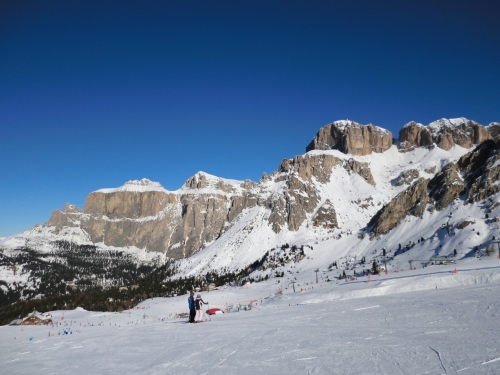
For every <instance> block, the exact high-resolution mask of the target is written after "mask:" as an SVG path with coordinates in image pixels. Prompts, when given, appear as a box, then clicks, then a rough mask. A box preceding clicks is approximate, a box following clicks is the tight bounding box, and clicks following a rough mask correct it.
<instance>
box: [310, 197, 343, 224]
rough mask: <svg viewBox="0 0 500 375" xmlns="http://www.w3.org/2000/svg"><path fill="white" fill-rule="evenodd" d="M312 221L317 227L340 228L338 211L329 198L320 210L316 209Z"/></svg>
mask: <svg viewBox="0 0 500 375" xmlns="http://www.w3.org/2000/svg"><path fill="white" fill-rule="evenodd" d="M312 221H313V225H314V226H315V227H323V228H327V229H334V228H338V222H337V212H336V211H335V207H334V206H333V204H332V202H331V201H330V200H329V199H327V200H326V201H325V202H324V203H323V204H322V205H321V207H320V208H319V209H318V211H316V213H315V214H314V217H313V220H312Z"/></svg>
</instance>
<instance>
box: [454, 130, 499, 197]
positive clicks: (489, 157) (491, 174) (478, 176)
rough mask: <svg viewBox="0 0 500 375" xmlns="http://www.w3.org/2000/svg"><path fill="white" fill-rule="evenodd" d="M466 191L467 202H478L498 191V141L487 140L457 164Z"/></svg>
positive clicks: (497, 139)
mask: <svg viewBox="0 0 500 375" xmlns="http://www.w3.org/2000/svg"><path fill="white" fill-rule="evenodd" d="M457 165H458V167H459V168H460V171H461V174H462V176H463V179H464V184H465V187H466V189H467V202H469V203H472V202H479V201H480V200H483V199H484V198H486V197H490V196H492V195H494V194H496V193H498V192H499V191H500V185H499V181H500V139H499V138H496V139H495V140H494V141H493V140H488V141H486V142H483V143H482V144H480V145H479V146H478V147H477V148H476V149H474V150H473V151H472V152H469V153H468V154H465V155H464V156H462V157H461V158H460V159H459V161H458V162H457Z"/></svg>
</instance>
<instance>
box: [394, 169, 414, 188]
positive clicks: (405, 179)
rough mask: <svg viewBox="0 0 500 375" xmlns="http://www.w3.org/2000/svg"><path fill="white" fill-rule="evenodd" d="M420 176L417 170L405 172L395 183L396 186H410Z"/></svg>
mask: <svg viewBox="0 0 500 375" xmlns="http://www.w3.org/2000/svg"><path fill="white" fill-rule="evenodd" d="M419 176H420V174H419V172H418V171H417V170H416V169H408V170H407V171H403V172H401V173H400V174H399V176H398V177H397V178H396V180H395V181H394V185H396V186H401V185H410V184H411V183H412V182H413V181H414V180H416V179H417V178H418V177H419Z"/></svg>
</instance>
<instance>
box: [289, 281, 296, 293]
mask: <svg viewBox="0 0 500 375" xmlns="http://www.w3.org/2000/svg"><path fill="white" fill-rule="evenodd" d="M295 283H296V281H290V283H289V284H292V286H293V292H294V293H295Z"/></svg>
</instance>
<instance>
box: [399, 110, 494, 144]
mask: <svg viewBox="0 0 500 375" xmlns="http://www.w3.org/2000/svg"><path fill="white" fill-rule="evenodd" d="M492 129H493V128H492ZM487 139H491V135H490V133H489V132H488V129H487V128H486V127H484V126H482V125H481V124H479V123H477V122H475V121H472V120H468V119H466V118H456V119H441V120H437V121H434V122H432V123H430V124H429V125H427V126H424V125H422V124H419V123H416V122H414V121H411V122H409V123H407V124H406V125H405V126H404V127H403V129H401V130H400V132H399V149H400V150H401V151H411V150H413V149H414V148H415V147H426V146H430V145H432V144H434V143H435V144H436V145H437V146H438V147H440V148H442V149H444V150H449V149H450V148H452V147H453V146H455V145H459V146H461V147H464V148H471V147H472V146H474V145H478V144H480V143H481V142H483V141H485V140H487Z"/></svg>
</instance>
